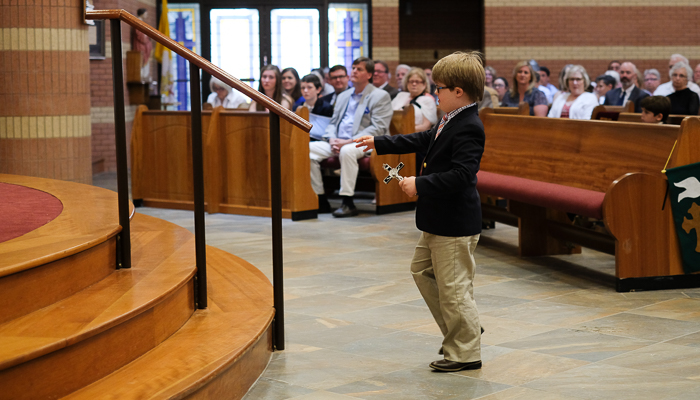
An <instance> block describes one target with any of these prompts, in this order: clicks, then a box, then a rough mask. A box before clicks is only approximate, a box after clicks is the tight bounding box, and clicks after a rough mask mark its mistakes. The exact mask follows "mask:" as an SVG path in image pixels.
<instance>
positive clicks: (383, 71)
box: [372, 60, 399, 100]
mask: <svg viewBox="0 0 700 400" xmlns="http://www.w3.org/2000/svg"><path fill="white" fill-rule="evenodd" d="M389 79H391V74H390V73H389V66H388V65H387V64H386V63H385V62H384V61H381V60H374V78H372V84H373V85H374V86H375V87H376V88H379V89H384V90H386V91H387V93H389V96H390V97H391V99H392V100H394V97H396V95H397V94H399V89H397V88H395V87H393V86H391V85H390V84H389Z"/></svg>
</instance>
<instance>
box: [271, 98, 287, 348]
mask: <svg viewBox="0 0 700 400" xmlns="http://www.w3.org/2000/svg"><path fill="white" fill-rule="evenodd" d="M270 186H271V187H270V189H271V194H272V199H271V200H272V204H271V206H272V207H271V208H272V286H273V296H274V305H275V321H274V332H273V336H274V337H273V342H274V346H275V348H276V349H277V350H284V286H283V273H282V268H283V262H282V254H283V249H282V162H281V151H280V116H279V115H277V114H275V113H273V112H270Z"/></svg>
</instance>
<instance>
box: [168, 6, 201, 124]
mask: <svg viewBox="0 0 700 400" xmlns="http://www.w3.org/2000/svg"><path fill="white" fill-rule="evenodd" d="M168 22H169V23H170V38H171V39H173V40H175V41H176V42H179V43H180V44H181V45H183V46H185V47H187V48H188V49H190V50H192V51H194V52H195V53H197V54H201V46H200V45H199V43H200V37H201V35H200V32H199V4H196V3H193V4H185V3H178V4H171V5H170V6H169V7H168ZM173 76H174V77H175V82H174V83H175V84H174V85H173V91H174V93H175V98H176V99H177V102H178V103H179V104H178V106H177V109H178V110H189V109H190V69H189V62H187V60H185V59H184V58H182V57H180V56H178V55H177V54H175V53H173Z"/></svg>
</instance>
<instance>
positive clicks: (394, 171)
mask: <svg viewBox="0 0 700 400" xmlns="http://www.w3.org/2000/svg"><path fill="white" fill-rule="evenodd" d="M401 168H403V163H402V162H400V163H399V165H397V166H396V168H391V166H390V165H389V164H384V169H385V170H387V171H389V176H387V177H386V178H384V183H385V184H388V183H389V181H390V180H392V179H393V178H396V180H397V181H402V180H403V176H401V175H399V171H401Z"/></svg>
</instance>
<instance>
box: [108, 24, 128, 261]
mask: <svg viewBox="0 0 700 400" xmlns="http://www.w3.org/2000/svg"><path fill="white" fill-rule="evenodd" d="M109 22H110V29H111V31H110V33H111V36H112V38H111V39H112V78H113V82H114V131H115V135H114V137H115V142H116V143H115V144H116V149H117V192H118V193H117V202H118V204H119V225H121V227H122V230H121V232H120V233H119V234H118V235H117V268H131V226H130V223H129V171H128V169H127V159H126V115H125V112H124V70H123V66H122V27H121V21H120V20H119V19H110V20H109Z"/></svg>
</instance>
